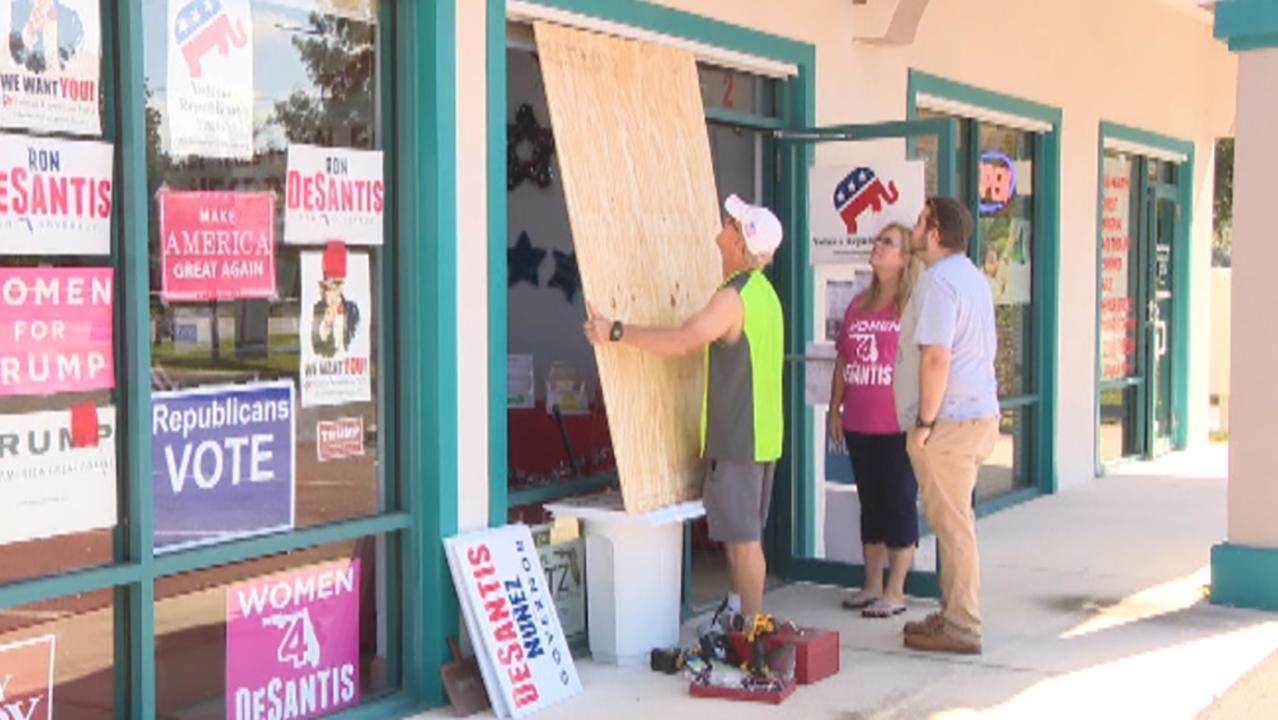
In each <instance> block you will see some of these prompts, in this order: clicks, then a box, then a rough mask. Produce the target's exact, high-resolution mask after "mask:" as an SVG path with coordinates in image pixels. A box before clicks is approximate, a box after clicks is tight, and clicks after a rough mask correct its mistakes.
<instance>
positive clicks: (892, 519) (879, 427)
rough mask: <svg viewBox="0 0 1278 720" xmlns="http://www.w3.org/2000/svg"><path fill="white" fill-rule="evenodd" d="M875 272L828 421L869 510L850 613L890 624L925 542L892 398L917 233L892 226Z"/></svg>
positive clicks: (854, 310) (853, 326)
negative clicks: (861, 577) (861, 574)
mask: <svg viewBox="0 0 1278 720" xmlns="http://www.w3.org/2000/svg"><path fill="white" fill-rule="evenodd" d="M870 267H871V268H873V270H874V279H873V281H871V283H870V287H869V288H868V289H866V290H865V291H864V292H862V293H861V294H859V295H857V296H856V297H855V298H853V300H852V302H851V303H850V304H849V305H848V309H847V311H846V312H845V313H844V316H843V326H842V328H841V329H840V330H839V338H838V341H837V342H836V343H835V348H836V349H837V350H838V353H839V355H838V359H837V360H836V361H835V364H834V382H833V388H832V390H831V395H830V412H829V416H828V418H827V420H828V425H829V432H830V439H831V440H832V441H834V443H835V444H836V445H842V444H844V443H845V442H846V444H847V450H848V456H849V457H850V459H851V461H852V474H853V476H854V477H855V478H856V486H857V495H858V498H859V500H860V504H861V545H862V547H863V549H864V555H865V586H864V587H863V588H861V590H860V591H859V592H857V593H855V594H853V595H851V596H850V597H848V598H847V599H845V600H844V601H843V607H845V608H848V609H853V610H857V609H859V610H861V614H862V615H864V616H865V617H877V618H886V617H892V616H893V615H898V614H900V613H902V612H904V611H905V576H906V573H908V572H909V570H910V566H911V564H912V563H913V560H914V548H915V547H916V546H917V545H918V540H919V531H918V508H917V505H916V504H915V500H916V496H917V494H918V482H917V481H916V480H915V478H914V469H913V468H912V467H911V466H910V458H909V456H908V455H907V454H906V451H905V430H904V428H902V427H900V423H899V422H898V420H897V418H896V400H895V399H894V398H893V394H892V383H893V382H894V381H895V380H896V378H895V377H894V375H895V372H896V352H897V346H898V344H899V342H900V337H901V313H902V311H904V309H905V303H906V301H908V300H909V297H910V289H911V287H912V286H913V284H914V279H915V278H916V277H917V275H918V273H917V263H915V262H912V257H911V255H910V230H909V229H908V228H906V227H905V226H904V225H899V224H892V225H889V226H888V227H886V228H884V229H883V231H882V232H880V233H879V236H878V237H877V238H875V240H874V249H873V250H872V251H871V252H870ZM907 381H908V379H907ZM889 566H890V568H891V573H890V575H889V577H888V581H887V586H886V587H884V583H883V571H884V569H886V568H888V567H889Z"/></svg>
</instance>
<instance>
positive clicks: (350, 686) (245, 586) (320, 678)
mask: <svg viewBox="0 0 1278 720" xmlns="http://www.w3.org/2000/svg"><path fill="white" fill-rule="evenodd" d="M359 593H360V584H359V559H358V558H352V559H348V560H339V561H336V562H330V563H324V564H322V565H312V566H310V567H306V568H302V569H301V570H297V571H294V572H288V573H281V574H279V575H272V576H268V577H265V578H260V579H256V580H250V581H248V582H244V583H239V584H237V585H232V586H231V587H230V588H228V589H227V591H226V717H227V718H228V720H268V719H270V718H289V719H290V720H305V718H313V717H320V716H321V715H331V714H332V713H334V712H336V711H337V710H340V709H342V708H345V707H351V706H354V705H358V704H359V625H360V622H359V620H360V615H359Z"/></svg>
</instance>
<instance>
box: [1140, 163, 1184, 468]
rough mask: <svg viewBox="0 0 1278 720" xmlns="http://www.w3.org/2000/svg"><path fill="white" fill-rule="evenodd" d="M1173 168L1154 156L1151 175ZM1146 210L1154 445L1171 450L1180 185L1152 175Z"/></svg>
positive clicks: (1154, 448)
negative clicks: (1175, 268) (1176, 250)
mask: <svg viewBox="0 0 1278 720" xmlns="http://www.w3.org/2000/svg"><path fill="white" fill-rule="evenodd" d="M1168 172H1174V168H1172V166H1170V165H1169V164H1167V163H1163V162H1159V161H1152V160H1151V161H1150V175H1151V177H1159V176H1160V175H1162V174H1163V173H1168ZM1147 198H1148V199H1147V207H1146V213H1147V216H1148V218H1149V222H1148V224H1147V228H1148V239H1147V241H1146V242H1147V244H1148V247H1149V248H1150V259H1151V262H1150V263H1149V266H1148V269H1149V288H1150V293H1149V301H1148V306H1147V307H1148V323H1147V335H1148V343H1149V345H1148V347H1149V361H1148V362H1149V370H1148V377H1149V378H1150V392H1149V394H1148V395H1149V411H1148V412H1149V418H1150V422H1149V432H1150V439H1149V445H1148V447H1150V448H1151V449H1152V452H1153V454H1154V455H1161V454H1163V453H1166V452H1168V451H1169V450H1170V449H1171V446H1172V437H1173V436H1174V434H1175V430H1176V428H1175V423H1176V415H1175V413H1174V412H1173V402H1172V395H1173V393H1174V387H1175V383H1174V382H1173V380H1172V377H1173V372H1172V354H1171V352H1169V350H1170V348H1171V345H1172V340H1173V338H1172V327H1173V322H1172V307H1173V305H1172V293H1173V288H1174V283H1173V278H1174V271H1173V268H1174V267H1175V263H1176V262H1178V261H1179V258H1176V257H1175V254H1174V250H1173V248H1174V245H1175V238H1176V232H1177V228H1176V225H1177V223H1178V222H1179V216H1180V203H1179V200H1178V198H1177V190H1176V186H1175V185H1170V184H1167V183H1165V182H1161V181H1159V180H1153V179H1151V181H1150V183H1149V187H1148V190H1147Z"/></svg>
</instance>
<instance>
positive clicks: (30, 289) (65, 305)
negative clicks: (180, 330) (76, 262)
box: [0, 267, 115, 396]
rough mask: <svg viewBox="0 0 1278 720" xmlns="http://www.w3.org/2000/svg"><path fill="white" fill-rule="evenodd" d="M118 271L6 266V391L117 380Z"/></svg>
mask: <svg viewBox="0 0 1278 720" xmlns="http://www.w3.org/2000/svg"><path fill="white" fill-rule="evenodd" d="M113 285H114V276H113V275H112V270H111V268H19V267H7V268H0V396H4V395H51V394H54V393H60V392H68V391H80V390H101V389H106V388H111V387H113V386H114V385H115V368H114V365H113V362H112V357H113V356H112V350H113V348H112V336H111V332H112V323H111V306H112V302H113V297H114V292H113V290H114V288H113Z"/></svg>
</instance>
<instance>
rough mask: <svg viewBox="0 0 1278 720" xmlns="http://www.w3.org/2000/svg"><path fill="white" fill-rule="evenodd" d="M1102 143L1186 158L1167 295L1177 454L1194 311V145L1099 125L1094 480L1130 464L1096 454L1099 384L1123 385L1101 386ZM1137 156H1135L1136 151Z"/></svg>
mask: <svg viewBox="0 0 1278 720" xmlns="http://www.w3.org/2000/svg"><path fill="white" fill-rule="evenodd" d="M1107 140H1118V141H1123V142H1128V143H1132V144H1135V145H1144V146H1145V147H1149V148H1154V149H1157V150H1163V151H1166V152H1168V153H1172V154H1174V155H1181V156H1184V157H1185V158H1186V159H1185V160H1184V161H1183V162H1180V163H1178V164H1177V165H1176V194H1177V202H1179V203H1180V207H1181V217H1180V219H1179V220H1178V221H1177V223H1176V237H1175V238H1174V239H1173V245H1172V257H1173V258H1174V260H1175V265H1174V266H1173V267H1172V281H1173V282H1174V283H1175V290H1176V291H1175V292H1174V293H1172V331H1173V335H1172V337H1173V338H1174V343H1173V346H1172V357H1171V367H1172V385H1173V390H1172V399H1171V402H1172V414H1173V415H1174V416H1175V417H1176V421H1177V422H1176V429H1175V432H1173V434H1172V446H1173V447H1174V448H1175V449H1177V450H1184V449H1185V447H1186V446H1187V444H1188V440H1189V360H1190V359H1189V348H1190V347H1192V346H1193V343H1192V341H1191V338H1190V336H1191V335H1192V334H1193V329H1192V323H1190V322H1189V310H1190V308H1191V307H1193V306H1192V304H1191V303H1190V295H1191V293H1192V291H1193V283H1192V274H1191V272H1192V268H1193V263H1192V262H1191V260H1192V259H1191V258H1190V255H1189V246H1190V240H1191V237H1192V228H1193V223H1194V168H1195V156H1194V150H1195V147H1194V143H1193V142H1191V141H1189V140H1182V139H1180V138H1176V137H1172V136H1170V135H1163V134H1160V133H1156V132H1152V131H1149V130H1143V129H1141V128H1137V127H1132V126H1130V125H1121V124H1119V123H1114V122H1108V121H1101V123H1100V131H1099V138H1098V140H1097V150H1096V158H1097V165H1096V275H1095V278H1094V280H1095V281H1096V374H1095V376H1094V377H1095V388H1094V390H1095V403H1094V406H1095V407H1094V409H1095V426H1094V430H1093V436H1092V441H1093V442H1092V452H1093V455H1092V457H1093V458H1094V460H1095V462H1094V463H1093V465H1094V466H1095V469H1096V476H1097V477H1101V476H1104V475H1105V471H1106V470H1107V469H1108V468H1111V467H1114V466H1117V465H1121V464H1122V463H1124V462H1128V461H1130V458H1126V459H1123V460H1118V461H1116V462H1112V463H1104V462H1102V461H1101V456H1100V396H1101V391H1102V390H1103V389H1104V388H1102V385H1104V386H1106V387H1111V386H1112V387H1118V386H1121V385H1122V384H1123V382H1122V381H1114V382H1112V383H1102V382H1101V379H1100V375H1101V347H1100V339H1101V240H1102V236H1103V232H1102V228H1101V214H1102V210H1103V201H1104V194H1105V188H1104V182H1105V141H1107ZM1136 154H1138V155H1139V153H1136ZM1142 157H1143V156H1142ZM1142 202H1143V200H1142ZM1133 212H1139V209H1133ZM1138 312H1143V310H1141V309H1138ZM1140 412H1141V413H1144V412H1145V408H1144V407H1142V408H1141V409H1140ZM1143 421H1144V422H1145V423H1148V422H1149V421H1150V419H1149V418H1148V417H1146V418H1144V419H1143ZM1149 450H1150V449H1149V448H1146V451H1147V452H1148V451H1149Z"/></svg>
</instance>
